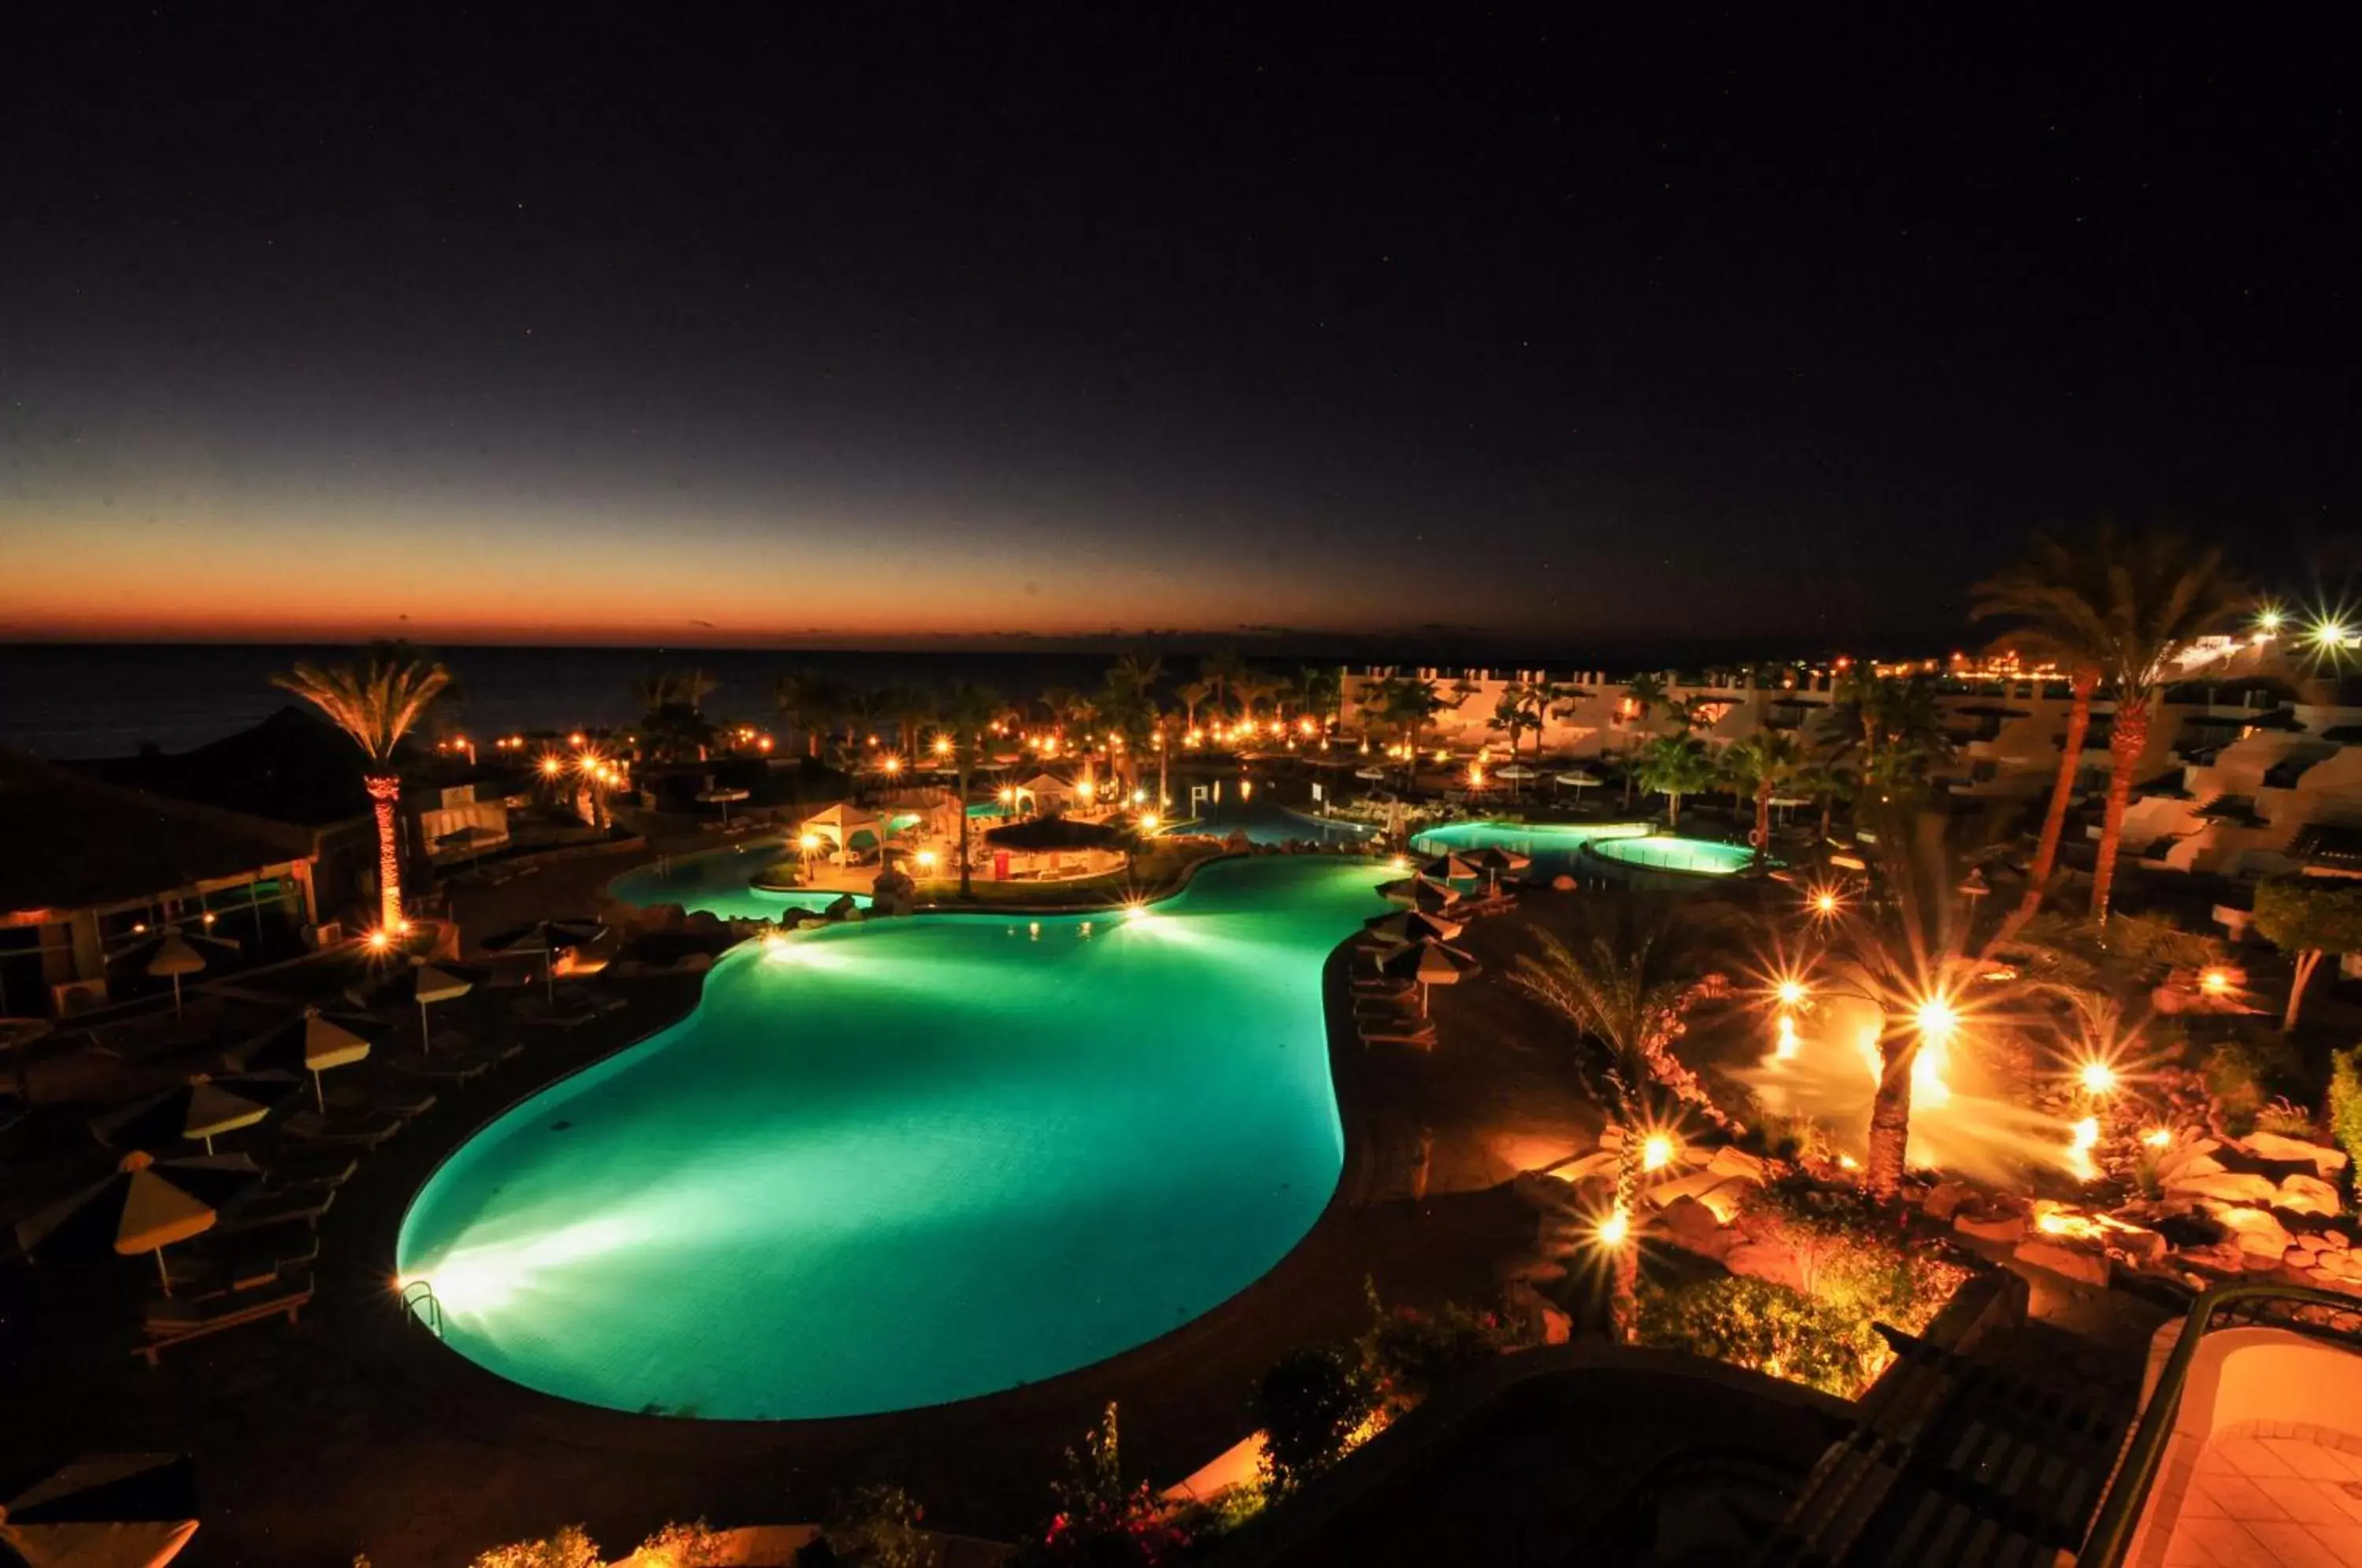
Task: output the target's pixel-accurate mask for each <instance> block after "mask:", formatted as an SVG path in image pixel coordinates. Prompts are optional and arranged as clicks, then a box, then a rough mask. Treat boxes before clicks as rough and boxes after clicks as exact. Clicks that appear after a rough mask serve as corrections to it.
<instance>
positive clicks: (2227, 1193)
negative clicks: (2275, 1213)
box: [2165, 1170, 2279, 1203]
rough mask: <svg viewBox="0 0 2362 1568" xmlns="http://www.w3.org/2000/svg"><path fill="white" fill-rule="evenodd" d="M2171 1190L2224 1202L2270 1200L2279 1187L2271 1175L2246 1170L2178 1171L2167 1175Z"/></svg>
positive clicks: (2166, 1179) (2265, 1201)
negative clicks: (2273, 1182)
mask: <svg viewBox="0 0 2362 1568" xmlns="http://www.w3.org/2000/svg"><path fill="white" fill-rule="evenodd" d="M2165 1189H2166V1190H2167V1191H2168V1192H2189V1193H2195V1194H2196V1195H2197V1196H2199V1197H2201V1198H2216V1199H2219V1200H2220V1201H2222V1202H2224V1203H2269V1202H2270V1201H2271V1200H2272V1198H2273V1195H2274V1194H2275V1193H2276V1192H2277V1191H2278V1190H2279V1189H2278V1188H2276V1187H2273V1186H2272V1179H2271V1177H2269V1176H2256V1175H2254V1174H2252V1173H2250V1172H2247V1171H2219V1170H2218V1171H2206V1172H2202V1173H2199V1174H2191V1173H2190V1172H2188V1171H2180V1172H2176V1173H2175V1174H2174V1175H2172V1176H2168V1177H2166V1178H2165Z"/></svg>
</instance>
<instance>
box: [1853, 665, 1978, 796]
mask: <svg viewBox="0 0 2362 1568" xmlns="http://www.w3.org/2000/svg"><path fill="white" fill-rule="evenodd" d="M1835 696H1836V701H1835V702H1834V703H1832V704H1831V706H1830V709H1829V717H1828V723H1830V724H1832V725H1833V726H1835V728H1836V731H1837V734H1836V738H1835V740H1834V742H1833V744H1832V745H1831V756H1830V760H1831V761H1833V762H1838V761H1842V762H1848V763H1850V764H1851V766H1852V769H1853V773H1854V777H1855V779H1856V783H1857V785H1858V787H1859V788H1860V790H1862V791H1863V792H1864V794H1865V796H1868V797H1873V798H1875V800H1876V801H1878V802H1879V803H1881V804H1907V803H1910V802H1913V801H1918V800H1920V799H1921V798H1923V797H1924V796H1926V793H1927V792H1928V790H1930V789H1931V788H1932V787H1933V784H1934V776H1933V771H1932V770H1933V768H1934V767H1935V765H1936V764H1937V762H1940V761H1942V760H1943V759H1944V758H1946V757H1948V756H1950V755H1951V750H1952V745H1951V742H1950V741H1949V740H1948V738H1946V736H1945V734H1944V724H1943V712H1942V710H1941V709H1939V708H1938V707H1937V704H1936V692H1935V688H1934V685H1933V684H1932V683H1931V682H1930V681H1929V680H1928V679H1926V678H1925V677H1923V676H1910V677H1907V678H1906V677H1902V676H1893V675H1878V674H1874V673H1872V672H1871V671H1868V670H1865V669H1862V668H1860V667H1858V666H1857V667H1856V668H1855V669H1854V670H1853V671H1851V672H1849V674H1848V675H1847V676H1846V677H1845V678H1844V679H1842V680H1840V681H1839V682H1838V689H1837V691H1836V693H1835Z"/></svg>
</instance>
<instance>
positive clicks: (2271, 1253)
mask: <svg viewBox="0 0 2362 1568" xmlns="http://www.w3.org/2000/svg"><path fill="white" fill-rule="evenodd" d="M2207 1212H2208V1213H2209V1214H2211V1215H2213V1218H2214V1221H2215V1223H2216V1224H2218V1225H2221V1226H2222V1227H2223V1228H2224V1230H2226V1231H2230V1232H2231V1233H2232V1235H2234V1236H2235V1237H2236V1238H2237V1239H2238V1242H2239V1246H2240V1248H2241V1250H2242V1251H2244V1252H2246V1253H2248V1254H2249V1255H2250V1256H2253V1257H2259V1258H2263V1259H2266V1260H2268V1262H2270V1263H2274V1264H2277V1263H2279V1261H2280V1258H2281V1256H2282V1255H2283V1254H2285V1253H2287V1252H2288V1250H2289V1248H2290V1246H2291V1245H2293V1244H2294V1243H2295V1241H2296V1238H2295V1237H2293V1236H2291V1235H2290V1234H2289V1231H2288V1227H2287V1226H2285V1225H2283V1224H2281V1223H2280V1222H2279V1220H2275V1219H2273V1218H2272V1217H2271V1214H2270V1213H2269V1211H2268V1210H2266V1209H2242V1208H2240V1207H2238V1206H2236V1205H2235V1204H2229V1203H2221V1204H2214V1205H2212V1206H2210V1207H2209V1208H2208V1209H2207Z"/></svg>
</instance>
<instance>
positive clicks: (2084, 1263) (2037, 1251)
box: [2012, 1236, 2108, 1290]
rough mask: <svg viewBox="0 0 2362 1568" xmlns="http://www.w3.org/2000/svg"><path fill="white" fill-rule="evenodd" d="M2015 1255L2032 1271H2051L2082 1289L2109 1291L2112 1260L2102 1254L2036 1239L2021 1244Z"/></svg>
mask: <svg viewBox="0 0 2362 1568" xmlns="http://www.w3.org/2000/svg"><path fill="white" fill-rule="evenodd" d="M2012 1255H2013V1256H2014V1257H2015V1258H2016V1259H2017V1261H2018V1262H2019V1263H2022V1264H2026V1265H2028V1266H2029V1267H2033V1268H2041V1269H2048V1270H2049V1271H2050V1272H2051V1273H2052V1274H2055V1275H2059V1276H2060V1277H2062V1278H2065V1279H2071V1280H2073V1281H2074V1282H2075V1283H2076V1284H2078V1285H2090V1286H2098V1287H2099V1288H2101V1289H2103V1290H2104V1289H2106V1288H2107V1284H2108V1260H2107V1258H2106V1257H2105V1256H2104V1255H2103V1254H2102V1253H2095V1252H2090V1251H2087V1250H2085V1249H2084V1248H2081V1247H2076V1246H2069V1245H2068V1244H2066V1243H2065V1242H2053V1241H2049V1240H2047V1239H2046V1238H2043V1237H2039V1236H2036V1237H2030V1238H2028V1239H2027V1240H2025V1241H2023V1242H2019V1243H2018V1244H2017V1251H2016V1252H2015V1253H2014V1254H2012Z"/></svg>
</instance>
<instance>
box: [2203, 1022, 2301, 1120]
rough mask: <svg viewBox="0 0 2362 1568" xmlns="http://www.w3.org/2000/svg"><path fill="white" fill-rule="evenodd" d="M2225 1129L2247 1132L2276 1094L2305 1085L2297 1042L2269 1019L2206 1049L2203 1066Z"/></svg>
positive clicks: (2208, 1086)
mask: <svg viewBox="0 0 2362 1568" xmlns="http://www.w3.org/2000/svg"><path fill="white" fill-rule="evenodd" d="M2199 1071H2200V1076H2201V1077H2202V1078H2203V1079H2204V1081H2205V1084H2206V1093H2207V1096H2208V1097H2209V1098H2210V1099H2212V1100H2213V1107H2214V1114H2215V1115H2216V1117H2217V1118H2218V1119H2220V1121H2222V1124H2223V1130H2224V1132H2228V1133H2230V1134H2231V1135H2232V1136H2234V1137H2245V1136H2246V1135H2247V1134H2248V1133H2250V1132H2254V1131H2255V1130H2256V1118H2257V1115H2258V1114H2260V1113H2261V1112H2262V1110H2263V1109H2264V1108H2265V1107H2266V1106H2267V1105H2268V1104H2269V1103H2271V1101H2272V1099H2273V1098H2274V1097H2275V1096H2278V1095H2281V1094H2286V1093H2289V1092H2290V1091H2292V1090H2299V1089H2301V1088H2302V1077H2303V1069H2302V1067H2301V1064H2299V1062H2298V1061H2297V1055H2296V1051H2295V1048H2294V1047H2292V1046H2291V1045H2290V1044H2289V1043H2288V1042H2287V1041H2286V1040H2284V1039H2282V1038H2281V1037H2280V1036H2279V1034H2277V1033H2274V1032H2270V1030H2269V1026H2268V1025H2265V1026H2262V1027H2260V1028H2258V1027H2253V1026H2249V1027H2246V1028H2243V1030H2242V1032H2240V1033H2238V1034H2236V1035H2234V1036H2233V1037H2232V1038H2230V1039H2228V1040H2224V1041H2221V1042H2219V1043H2216V1044H2214V1045H2213V1046H2212V1047H2210V1048H2209V1049H2208V1050H2207V1053H2206V1057H2205V1063H2204V1065H2203V1066H2202V1067H2201V1068H2200V1069H2199Z"/></svg>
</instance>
